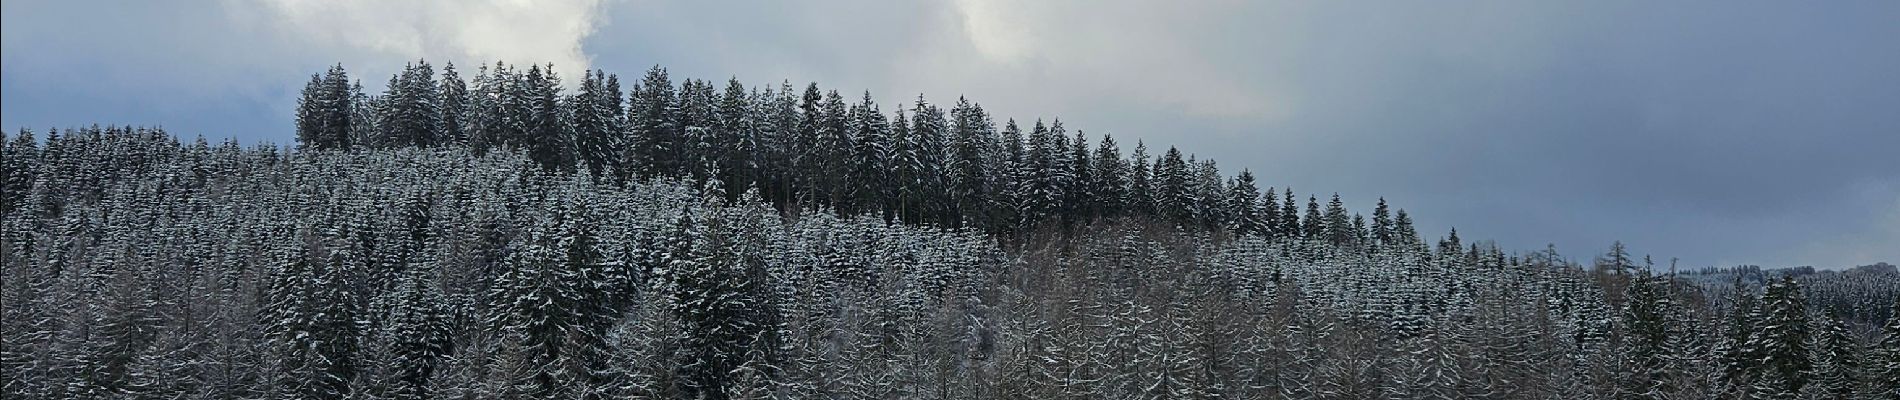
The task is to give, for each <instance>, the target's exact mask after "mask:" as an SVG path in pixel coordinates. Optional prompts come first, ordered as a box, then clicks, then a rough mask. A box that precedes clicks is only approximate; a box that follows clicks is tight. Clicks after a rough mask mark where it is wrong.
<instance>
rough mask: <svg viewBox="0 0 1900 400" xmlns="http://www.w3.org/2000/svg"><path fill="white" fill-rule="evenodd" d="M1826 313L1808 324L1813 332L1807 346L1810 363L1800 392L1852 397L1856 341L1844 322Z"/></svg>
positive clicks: (1856, 379)
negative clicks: (1805, 380)
mask: <svg viewBox="0 0 1900 400" xmlns="http://www.w3.org/2000/svg"><path fill="white" fill-rule="evenodd" d="M1827 314H1831V313H1827ZM1827 314H1823V315H1821V316H1820V318H1817V319H1815V320H1814V326H1813V327H1812V328H1811V329H1813V333H1814V335H1813V337H1812V338H1811V342H1810V343H1809V344H1808V349H1809V351H1810V352H1811V353H1812V354H1811V355H1810V356H1809V359H1811V360H1812V361H1813V364H1812V367H1810V369H1809V371H1808V380H1807V381H1808V386H1807V387H1805V388H1803V391H1802V392H1803V393H1804V394H1805V393H1813V394H1816V395H1818V396H1814V397H1819V398H1828V399H1847V398H1853V396H1854V394H1855V392H1856V389H1858V385H1859V384H1860V378H1859V375H1860V369H1861V357H1860V344H1859V343H1856V342H1855V340H1854V337H1853V334H1852V333H1850V332H1848V328H1847V324H1846V323H1844V322H1842V321H1841V320H1840V319H1837V318H1835V317H1833V316H1831V315H1827Z"/></svg>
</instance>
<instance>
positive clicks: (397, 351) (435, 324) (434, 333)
mask: <svg viewBox="0 0 1900 400" xmlns="http://www.w3.org/2000/svg"><path fill="white" fill-rule="evenodd" d="M429 264H432V262H431V263H428V264H422V265H429ZM434 281H435V269H434V268H426V267H422V266H417V267H412V268H410V269H409V271H408V273H407V274H405V275H404V276H403V277H402V282H401V283H400V284H399V286H398V287H399V288H400V289H399V291H398V293H397V296H398V297H399V298H400V299H401V300H400V301H401V302H400V303H399V305H398V306H397V308H396V309H395V310H393V312H391V313H390V316H389V319H390V321H389V323H388V328H387V330H386V331H385V332H384V335H385V337H386V340H388V341H390V342H392V343H393V345H392V348H393V349H392V353H393V354H392V355H393V356H394V359H393V360H392V361H393V362H392V363H391V364H392V365H390V366H389V367H390V369H391V370H392V371H393V372H394V374H393V376H392V377H391V380H392V382H390V383H389V385H390V388H389V389H388V391H387V394H386V396H387V397H388V398H392V399H427V398H433V397H431V393H430V392H429V387H430V381H431V379H432V378H433V377H434V376H435V371H437V370H438V368H439V367H440V366H441V365H442V362H443V360H444V359H445V358H447V357H448V356H449V350H450V348H451V345H453V342H452V341H451V335H452V334H453V333H454V332H452V331H451V328H452V327H451V326H450V325H449V324H450V310H449V309H448V304H447V303H446V302H445V300H446V299H444V298H443V295H442V290H441V289H440V288H438V287H436V284H435V282H434Z"/></svg>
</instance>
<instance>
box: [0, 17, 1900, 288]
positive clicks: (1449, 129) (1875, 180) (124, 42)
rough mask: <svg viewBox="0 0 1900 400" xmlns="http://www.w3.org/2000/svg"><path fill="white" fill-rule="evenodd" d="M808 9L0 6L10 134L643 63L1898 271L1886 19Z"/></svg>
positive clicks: (1555, 230)
mask: <svg viewBox="0 0 1900 400" xmlns="http://www.w3.org/2000/svg"><path fill="white" fill-rule="evenodd" d="M806 3H807V2H770V3H766V2H740V1H732V2H725V1H680V2H659V1H607V2H584V1H583V2H565V3H537V4H528V3H527V2H520V1H506V0H495V1H454V0H433V1H398V2H387V1H374V0H363V1H355V0H352V1H314V0H312V1H265V2H239V1H180V2H169V1H168V2H117V1H114V2H97V1H7V2H5V3H3V4H4V5H0V7H4V8H3V9H0V11H3V12H0V41H3V45H4V50H3V51H0V69H3V70H4V73H3V74H0V97H3V98H0V105H4V108H0V127H5V129H8V130H13V129H18V128H20V127H31V128H34V129H36V130H44V129H45V128H48V127H73V126H80V125H86V124H91V123H95V122H97V123H111V124H139V125H159V126H164V127H165V128H167V129H169V130H170V131H172V132H174V133H178V134H184V135H198V134H202V135H205V136H208V137H213V138H222V137H235V138H238V139H239V140H242V141H244V142H246V143H251V142H258V141H271V142H276V143H279V144H285V143H289V142H290V141H291V140H292V139H291V138H292V137H293V135H292V124H291V110H292V106H293V105H294V104H295V101H296V99H295V94H296V92H297V90H299V89H300V88H301V86H302V85H303V83H304V82H305V81H307V80H308V79H309V75H310V74H311V73H314V72H319V71H321V70H322V69H323V68H324V67H325V66H327V65H330V64H333V63H338V62H341V63H343V64H344V65H345V66H346V67H347V68H349V69H350V71H351V72H352V74H353V76H356V77H359V78H363V80H364V83H365V86H366V87H369V88H372V89H378V88H380V86H381V83H382V82H384V81H385V80H386V79H387V78H388V76H389V74H390V73H391V72H393V71H394V70H396V69H398V68H400V67H401V65H402V63H403V62H404V61H405V60H413V59H417V58H422V57H426V58H428V59H429V60H431V61H433V62H435V63H436V64H437V65H440V64H441V63H442V62H445V61H454V62H456V63H457V64H458V65H463V66H473V65H474V64H476V63H481V62H493V61H495V60H505V61H509V62H512V63H541V62H552V63H554V64H555V65H556V67H557V70H559V71H562V73H563V74H564V76H568V77H574V76H578V75H577V74H578V71H582V70H585V69H592V68H600V69H605V70H607V71H608V72H613V73H619V74H621V75H628V76H638V75H639V74H640V73H641V72H642V71H644V70H645V69H646V68H648V67H650V66H653V65H655V64H658V65H662V66H665V67H667V68H669V69H670V70H671V71H672V72H673V76H674V77H675V78H676V79H678V78H682V77H693V78H703V79H712V80H716V81H723V80H724V79H726V78H728V77H735V76H736V77H738V78H739V79H740V80H742V81H745V82H747V83H749V84H761V83H774V84H775V83H777V82H779V81H781V80H788V79H789V80H790V81H791V82H793V83H794V84H800V85H802V83H804V82H811V81H816V82H818V83H819V84H820V86H822V87H825V88H829V89H837V90H839V91H841V92H844V93H847V94H851V93H859V92H861V91H864V90H870V91H871V92H872V93H873V94H874V95H876V96H877V97H878V98H879V100H880V101H881V102H883V103H885V104H887V105H888V104H892V103H896V102H900V101H901V102H908V101H912V100H914V99H915V98H916V96H917V95H918V94H919V93H923V94H925V95H926V96H927V97H928V98H929V99H930V100H931V101H933V102H936V103H940V104H947V103H952V102H954V101H955V100H956V98H957V96H967V97H969V98H970V99H971V100H973V101H977V102H979V103H982V104H983V105H984V106H985V108H987V109H988V110H990V111H991V112H992V113H993V114H995V115H997V116H999V117H1013V118H1016V119H1018V120H1021V121H1030V120H1034V119H1036V118H1045V119H1047V118H1056V117H1060V118H1061V119H1062V120H1063V122H1064V124H1065V125H1066V126H1068V127H1070V129H1081V130H1083V131H1086V132H1088V133H1089V135H1090V136H1091V137H1097V136H1098V135H1100V134H1102V133H1112V134H1114V135H1115V136H1116V138H1117V140H1118V141H1121V142H1122V143H1124V144H1125V146H1127V147H1126V148H1127V149H1132V145H1133V143H1134V141H1135V140H1136V139H1140V140H1143V141H1145V142H1147V143H1148V145H1149V146H1150V147H1155V148H1165V147H1166V146H1170V145H1173V146H1179V147H1180V148H1182V150H1183V151H1185V152H1189V153H1195V154H1198V155H1199V156H1200V157H1203V158H1207V157H1212V158H1214V159H1216V160H1218V161H1219V162H1220V166H1221V167H1222V169H1223V171H1227V172H1229V173H1232V172H1234V171H1238V170H1239V169H1241V168H1248V169H1251V170H1253V171H1254V173H1255V174H1256V175H1258V176H1260V177H1261V179H1262V181H1263V184H1265V185H1272V186H1280V187H1284V186H1287V185H1291V186H1292V187H1293V188H1294V189H1295V190H1296V191H1298V192H1299V193H1301V194H1302V196H1304V195H1305V194H1308V193H1320V194H1323V195H1329V194H1331V193H1334V192H1337V193H1339V194H1340V195H1342V196H1344V197H1345V199H1346V200H1347V202H1348V204H1349V205H1351V206H1353V207H1354V208H1356V209H1360V210H1365V209H1369V206H1370V204H1371V203H1372V202H1373V201H1375V200H1376V199H1377V198H1378V197H1380V196H1384V197H1386V198H1387V199H1388V200H1390V201H1391V202H1392V203H1394V204H1395V205H1396V206H1399V207H1403V208H1406V209H1407V210H1409V211H1410V212H1412V214H1413V215H1414V216H1416V217H1417V219H1418V220H1419V222H1420V224H1421V227H1422V228H1423V229H1426V230H1428V232H1427V233H1428V234H1430V235H1432V236H1438V235H1442V234H1443V232H1444V231H1445V230H1447V229H1450V228H1451V227H1454V226H1455V227H1457V228H1458V230H1459V232H1460V234H1461V236H1464V237H1466V238H1468V239H1469V238H1482V239H1495V240H1497V242H1498V243H1499V244H1501V245H1503V246H1505V247H1507V248H1511V249H1519V250H1529V249H1541V248H1542V247H1543V246H1544V244H1545V243H1555V244H1557V246H1558V248H1559V250H1560V251H1563V252H1565V253H1567V254H1569V255H1572V256H1578V257H1587V256H1589V255H1591V254H1594V253H1599V252H1601V250H1602V249H1603V248H1606V247H1607V246H1608V245H1609V243H1610V242H1611V241H1613V240H1619V239H1620V240H1623V241H1624V242H1626V243H1628V244H1629V246H1630V247H1631V249H1632V250H1633V251H1635V252H1636V253H1637V254H1639V255H1641V254H1652V255H1655V256H1656V258H1657V259H1658V260H1659V261H1662V260H1668V259H1670V258H1671V257H1680V258H1681V260H1682V262H1683V265H1684V266H1686V267H1699V266H1710V265H1715V266H1728V265H1735V264H1758V265H1766V266H1784V265H1814V266H1818V267H1823V268H1837V267H1841V266H1851V265H1859V264H1868V263H1873V262H1876V261H1887V262H1896V261H1900V162H1897V161H1900V158H1896V152H1897V151H1900V39H1897V38H1900V23H1897V22H1896V21H1900V2H1895V1H1868V2H1855V1H1830V2H1824V3H1798V2H1781V1H1777V2H1752V1H1720V2H1649V1H1643V2H1637V1H1628V2H1625V1H1592V2H1565V3H1559V2H1527V1H1498V2H1388V3H1378V4H1374V3H1365V2H1311V1H1295V2H1284V3H1276V2H1263V1H1193V2H1158V1H1073V2H1070V1H1037V2H1012V1H919V2H909V1H898V2H892V1H862V2H840V3H825V4H806ZM1174 3H1185V4H1174ZM465 69H466V68H465ZM846 97H847V98H851V97H852V96H850V95H847V96H846ZM1664 262H1666V261H1664Z"/></svg>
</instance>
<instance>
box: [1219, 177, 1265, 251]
mask: <svg viewBox="0 0 1900 400" xmlns="http://www.w3.org/2000/svg"><path fill="white" fill-rule="evenodd" d="M1259 200H1260V187H1259V186H1256V185H1255V184H1254V179H1253V172H1251V171H1248V170H1245V169H1242V170H1240V174H1238V175H1235V176H1234V182H1233V184H1232V185H1230V186H1229V189H1228V191H1227V206H1228V207H1230V209H1231V211H1229V212H1230V213H1231V214H1232V215H1233V216H1234V217H1233V220H1232V221H1233V222H1232V223H1231V224H1230V226H1228V229H1230V230H1233V231H1234V233H1235V234H1237V235H1258V234H1262V233H1265V231H1266V224H1267V221H1266V218H1265V217H1264V216H1262V215H1261V214H1260V206H1259Z"/></svg>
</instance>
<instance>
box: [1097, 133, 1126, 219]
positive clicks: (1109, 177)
mask: <svg viewBox="0 0 1900 400" xmlns="http://www.w3.org/2000/svg"><path fill="white" fill-rule="evenodd" d="M1091 168H1094V170H1095V175H1093V176H1094V177H1095V180H1094V181H1093V182H1090V183H1089V185H1088V186H1089V187H1090V188H1093V189H1094V190H1096V191H1097V192H1096V194H1095V196H1094V199H1095V208H1096V212H1097V213H1098V214H1100V215H1102V216H1107V217H1115V216H1120V215H1122V212H1123V210H1124V208H1125V207H1126V204H1127V203H1128V201H1129V198H1130V193H1129V192H1128V189H1127V187H1128V183H1127V180H1128V174H1129V171H1128V166H1127V165H1126V164H1124V163H1123V161H1122V149H1121V147H1120V146H1117V145H1116V144H1115V137H1114V136H1113V135H1109V134H1102V142H1101V144H1100V145H1099V146H1097V147H1096V148H1095V161H1094V165H1092V166H1091Z"/></svg>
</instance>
